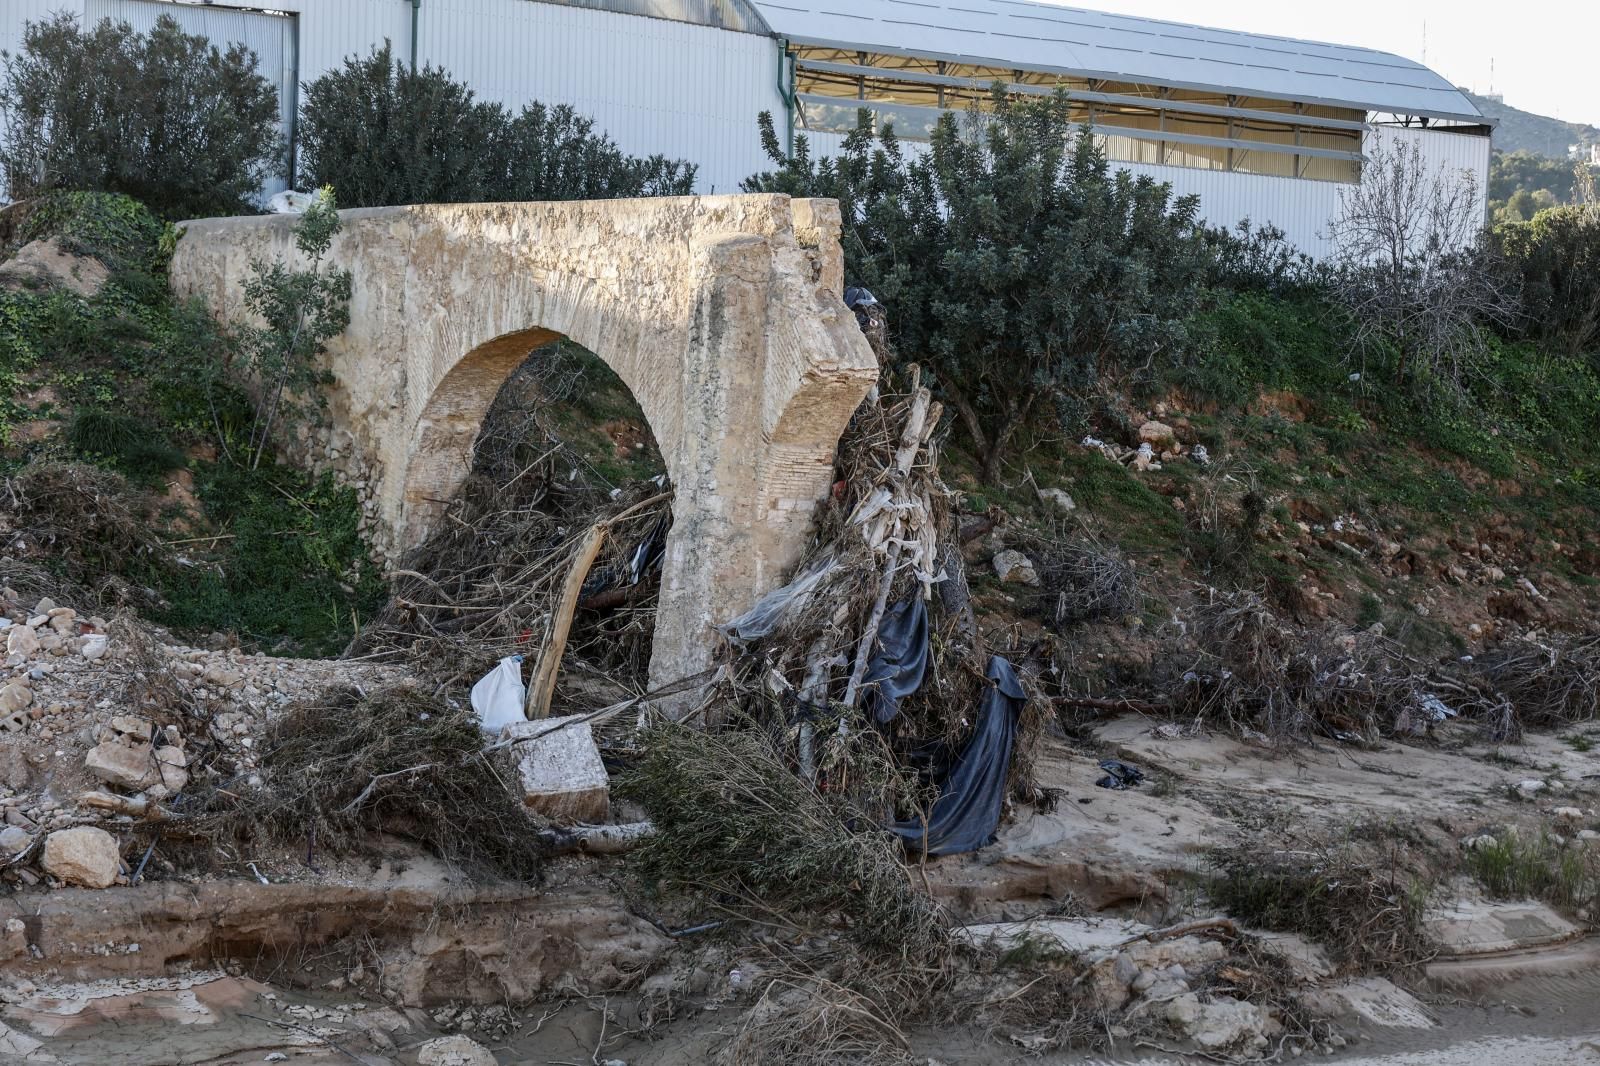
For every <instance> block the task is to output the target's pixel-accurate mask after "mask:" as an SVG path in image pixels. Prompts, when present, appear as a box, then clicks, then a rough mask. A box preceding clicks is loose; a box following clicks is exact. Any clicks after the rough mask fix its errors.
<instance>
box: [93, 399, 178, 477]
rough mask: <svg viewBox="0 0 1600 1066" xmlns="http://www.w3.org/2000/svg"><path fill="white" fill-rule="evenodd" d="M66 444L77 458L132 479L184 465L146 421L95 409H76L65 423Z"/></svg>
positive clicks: (147, 420) (155, 475)
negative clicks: (98, 464) (70, 418)
mask: <svg viewBox="0 0 1600 1066" xmlns="http://www.w3.org/2000/svg"><path fill="white" fill-rule="evenodd" d="M67 443H68V445H70V446H71V448H72V450H73V452H74V453H76V454H77V455H78V457H79V458H82V459H87V460H90V461H91V462H98V463H100V464H101V465H104V466H109V467H111V468H112V469H113V470H117V471H119V472H121V473H124V474H127V475H128V476H129V477H130V478H133V479H135V480H142V481H148V480H151V479H153V478H157V477H160V476H161V475H162V474H165V473H166V472H167V471H169V470H174V469H176V468H178V467H180V466H182V465H184V462H185V459H184V454H183V451H182V449H180V448H176V447H174V446H173V445H172V443H171V442H170V441H168V440H167V439H166V437H165V436H164V435H163V434H162V433H161V431H160V429H159V428H157V427H155V426H152V425H151V424H150V421H149V419H147V418H139V417H135V416H134V415H130V414H124V413H122V412H120V411H107V410H105V409H104V408H98V407H79V408H78V409H77V410H76V411H74V412H73V415H72V420H71V421H70V422H69V423H68V424H67Z"/></svg>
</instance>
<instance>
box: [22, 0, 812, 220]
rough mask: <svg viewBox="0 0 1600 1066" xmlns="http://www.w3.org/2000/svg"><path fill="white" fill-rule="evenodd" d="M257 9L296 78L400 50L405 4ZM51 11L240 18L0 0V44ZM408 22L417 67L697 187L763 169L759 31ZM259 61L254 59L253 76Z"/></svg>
mask: <svg viewBox="0 0 1600 1066" xmlns="http://www.w3.org/2000/svg"><path fill="white" fill-rule="evenodd" d="M261 6H270V7H271V8H272V9H273V10H275V11H281V12H286V13H290V14H293V15H295V16H296V17H295V18H294V19H292V20H279V21H283V22H292V23H293V24H295V25H296V41H291V42H290V43H291V45H295V44H297V61H298V72H299V80H300V82H302V83H303V82H307V81H311V80H313V79H315V78H316V77H317V76H318V75H320V74H322V73H323V72H325V71H327V70H329V69H330V68H332V67H335V66H337V65H338V64H339V63H340V62H342V61H343V59H344V58H345V57H346V56H349V55H353V54H365V53H367V52H368V51H370V50H371V49H372V48H373V47H374V46H376V45H378V44H381V43H382V42H383V41H384V40H385V39H386V38H387V39H388V40H390V41H392V42H393V44H394V49H395V54H396V55H397V56H398V57H401V58H409V56H410V54H411V45H412V41H411V26H412V17H413V11H412V4H411V0H272V3H271V4H270V5H265V4H262V5H261ZM56 11H67V12H70V13H72V14H76V15H78V16H79V17H80V18H89V19H91V20H94V19H98V18H101V17H104V16H106V15H114V16H115V17H118V18H124V19H127V20H128V21H130V22H133V23H134V24H135V25H136V26H139V27H141V28H143V27H144V26H145V25H146V24H147V23H153V22H154V21H155V17H156V15H158V14H160V13H161V12H162V11H169V12H171V13H172V14H173V15H174V16H176V17H177V18H178V21H179V22H180V23H182V24H183V26H184V27H185V29H187V30H189V31H190V32H192V33H206V34H207V36H212V37H213V39H216V37H217V35H218V34H227V33H229V32H233V31H232V30H231V29H230V28H231V27H232V26H233V25H234V22H235V21H237V20H238V19H239V18H240V15H239V13H237V12H232V11H227V10H226V5H217V6H196V5H192V4H176V3H168V2H165V0H0V47H11V48H15V47H16V46H18V45H20V43H21V39H22V31H23V25H24V23H25V22H27V21H30V20H37V19H40V18H44V17H46V16H48V15H49V14H51V13H53V12H56ZM253 17H254V18H258V19H259V18H271V16H260V15H256V16H253ZM207 20H209V22H208V21H207ZM416 21H417V45H418V48H417V59H418V61H419V62H420V63H424V64H427V63H431V64H434V65H437V66H442V67H444V68H445V69H446V70H448V71H450V73H451V74H452V75H453V76H454V77H456V78H458V79H460V80H462V81H465V82H467V83H468V84H469V85H471V86H472V87H473V89H474V90H476V91H477V93H478V94H479V95H480V96H482V97H484V98H486V99H490V100H496V101H498V102H500V103H503V104H506V105H507V106H509V107H511V108H513V109H515V108H520V107H521V106H522V105H524V104H527V103H531V102H532V101H535V100H539V101H542V102H544V103H547V104H560V103H565V104H570V105H572V107H573V108H574V109H576V110H577V111H578V113H580V114H583V115H588V116H589V117H591V118H593V119H594V120H595V126H596V128H598V129H601V130H604V131H605V132H606V133H608V134H609V135H610V136H611V137H612V139H613V140H615V141H616V142H617V144H618V145H620V146H621V147H622V148H623V149H624V150H625V151H628V152H630V153H633V154H636V155H649V154H652V153H656V152H659V153H661V154H663V155H667V156H670V157H673V158H684V159H688V160H690V161H691V162H694V163H696V164H698V166H699V175H698V179H697V188H698V190H699V191H701V192H712V191H715V192H736V191H738V183H739V182H740V181H741V180H742V179H744V178H745V177H747V176H749V175H750V174H752V173H754V172H756V171H757V170H760V169H761V168H762V167H763V165H765V162H766V158H765V156H764V155H762V152H761V139H760V135H759V133H758V131H757V127H756V115H757V114H758V113H759V112H761V111H763V110H765V111H772V112H774V113H775V114H777V115H779V116H781V115H782V114H783V99H782V96H781V95H780V94H779V91H778V77H779V55H778V47H777V44H776V43H775V42H774V41H773V40H771V39H770V38H768V37H764V36H761V35H759V34H751V33H735V32H732V31H729V30H719V29H714V28H711V27H707V26H697V25H690V24H688V23H683V22H673V21H669V20H667V19H658V18H647V17H642V16H638V15H622V14H616V13H614V12H609V11H597V10H593V9H590V8H580V7H568V6H565V5H561V4H548V3H539V2H538V0H421V7H420V8H419V9H418V10H417V12H416ZM208 27H209V28H208ZM238 32H244V31H243V30H240V31H238ZM251 32H253V33H254V34H255V35H257V36H258V37H259V36H260V34H261V32H262V31H261V29H260V27H256V28H255V29H254V30H253V31H251ZM247 43H252V45H253V46H258V45H259V44H261V43H262V42H261V41H250V42H247ZM257 51H258V52H259V51H261V48H260V47H259V46H258V47H257ZM267 60H268V57H267V56H266V55H263V70H264V72H266V70H265V68H266V63H267ZM267 73H268V76H269V77H272V76H274V75H273V74H272V73H271V72H267Z"/></svg>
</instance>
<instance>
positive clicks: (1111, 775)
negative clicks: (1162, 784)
mask: <svg viewBox="0 0 1600 1066" xmlns="http://www.w3.org/2000/svg"><path fill="white" fill-rule="evenodd" d="M1100 769H1102V770H1104V771H1105V772H1106V774H1105V776H1104V777H1102V778H1101V779H1100V780H1098V781H1096V782H1095V784H1097V785H1099V786H1100V787H1101V788H1109V789H1113V790H1115V791H1118V792H1121V791H1123V790H1124V789H1129V788H1138V787H1139V782H1141V781H1143V780H1144V771H1143V770H1140V769H1139V768H1138V767H1137V766H1129V765H1128V764H1127V763H1125V762H1122V761H1121V760H1119V759H1101V760H1100Z"/></svg>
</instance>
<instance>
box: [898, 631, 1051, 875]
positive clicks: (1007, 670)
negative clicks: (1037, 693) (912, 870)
mask: <svg viewBox="0 0 1600 1066" xmlns="http://www.w3.org/2000/svg"><path fill="white" fill-rule="evenodd" d="M987 676H988V678H989V680H990V681H991V682H993V684H992V685H991V686H990V687H989V689H988V690H986V691H985V693H984V696H983V703H982V706H981V707H980V709H979V711H978V727H977V729H976V731H974V732H973V734H972V739H971V740H969V741H967V746H966V749H965V750H964V751H962V753H961V758H960V759H959V760H958V761H957V762H956V766H955V769H954V770H952V771H951V773H950V775H949V776H948V777H947V778H945V780H944V783H943V784H942V785H941V786H940V789H939V798H938V799H937V800H935V801H934V803H933V809H932V810H931V811H929V812H928V820H927V824H926V825H924V824H923V823H922V822H921V821H912V822H894V823H891V824H890V825H889V826H888V829H889V831H890V832H892V833H894V834H895V835H896V836H898V837H900V839H901V840H903V841H905V843H906V846H907V847H908V848H910V849H911V850H912V851H913V852H917V853H922V854H927V855H929V856H933V855H958V854H960V853H961V852H964V851H976V850H977V849H978V848H981V847H983V846H984V845H986V844H990V843H992V842H993V841H994V831H995V827H996V826H998V825H999V824H1000V809H1001V807H1002V805H1003V804H1004V802H1005V792H1006V775H1007V773H1008V772H1009V770H1010V767H1011V748H1012V745H1013V744H1014V742H1015V741H1016V734H1017V717H1018V716H1019V715H1020V714H1021V712H1022V707H1023V705H1024V704H1025V703H1027V701H1028V697H1027V694H1026V693H1024V692H1023V690H1022V683H1021V682H1020V681H1018V680H1017V674H1016V670H1015V669H1014V668H1013V667H1012V665H1011V663H1010V662H1009V661H1008V660H1007V659H1006V658H1005V657H1004V656H1000V655H995V656H992V657H991V658H990V659H989V669H988V673H987Z"/></svg>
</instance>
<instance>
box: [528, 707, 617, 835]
mask: <svg viewBox="0 0 1600 1066" xmlns="http://www.w3.org/2000/svg"><path fill="white" fill-rule="evenodd" d="M502 733H503V735H504V736H505V737H506V739H508V740H514V739H516V738H518V737H536V738H538V739H535V740H525V741H523V742H522V743H520V744H517V745H515V746H514V747H513V748H512V749H511V752H512V758H513V759H514V760H515V762H516V765H517V779H518V784H519V786H520V787H521V789H522V801H523V802H524V803H526V804H527V805H528V806H529V807H531V808H532V809H533V810H534V811H536V812H538V813H539V814H542V815H544V816H545V817H546V818H549V819H551V820H552V821H557V822H584V823H588V824H590V825H595V824H598V823H600V822H604V821H605V820H606V819H607V818H608V817H610V814H611V778H610V777H609V776H608V775H607V774H606V767H605V764H604V763H603V762H601V761H600V749H599V748H597V747H596V746H595V743H594V731H593V730H592V729H590V728H589V723H588V722H585V721H582V720H581V716H573V717H568V718H544V719H541V720H539V721H537V722H513V723H512V724H511V725H508V726H506V727H505V729H504V730H503V731H502Z"/></svg>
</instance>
